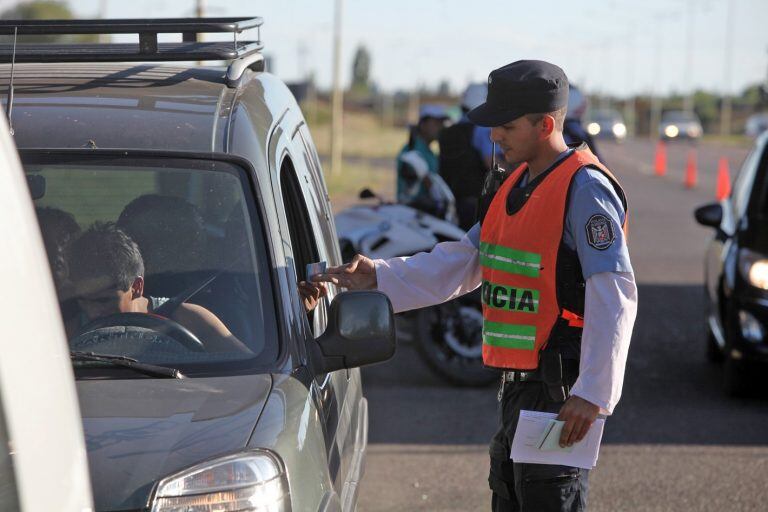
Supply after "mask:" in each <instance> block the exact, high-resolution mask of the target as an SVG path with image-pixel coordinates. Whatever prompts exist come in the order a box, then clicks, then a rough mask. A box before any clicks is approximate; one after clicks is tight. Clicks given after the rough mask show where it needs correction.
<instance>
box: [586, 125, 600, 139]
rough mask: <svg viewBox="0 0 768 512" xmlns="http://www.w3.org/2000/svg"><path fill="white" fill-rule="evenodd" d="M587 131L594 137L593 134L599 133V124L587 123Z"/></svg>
mask: <svg viewBox="0 0 768 512" xmlns="http://www.w3.org/2000/svg"><path fill="white" fill-rule="evenodd" d="M587 133H588V134H590V135H592V136H593V137H594V136H595V135H597V134H598V133H600V125H599V124H597V123H589V124H588V125H587Z"/></svg>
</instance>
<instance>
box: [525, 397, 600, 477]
mask: <svg viewBox="0 0 768 512" xmlns="http://www.w3.org/2000/svg"><path fill="white" fill-rule="evenodd" d="M556 418H557V414H554V413H549V412H538V411H520V419H519V421H518V422H517V429H516V430H515V437H514V439H513V440H512V451H511V454H510V458H511V459H512V460H514V461H515V462H524V463H527V464H560V465H563V466H573V467H577V468H584V469H592V468H593V467H595V465H596V464H597V455H598V451H599V450H600V440H601V439H602V438H603V428H604V427H605V419H604V418H598V419H597V420H595V422H594V423H593V424H592V426H591V427H590V428H589V431H588V432H587V435H586V437H585V438H584V439H582V440H581V441H579V442H578V443H575V444H574V445H573V446H570V447H565V448H561V447H560V434H561V432H562V430H563V425H564V424H565V422H562V421H558V420H557V419H556Z"/></svg>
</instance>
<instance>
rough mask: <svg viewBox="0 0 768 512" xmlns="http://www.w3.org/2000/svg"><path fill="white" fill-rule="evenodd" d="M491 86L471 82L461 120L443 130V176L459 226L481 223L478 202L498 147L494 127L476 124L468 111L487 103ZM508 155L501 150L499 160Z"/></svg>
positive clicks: (463, 227)
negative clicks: (451, 196)
mask: <svg viewBox="0 0 768 512" xmlns="http://www.w3.org/2000/svg"><path fill="white" fill-rule="evenodd" d="M487 95H488V85H487V84H486V83H485V82H483V83H474V84H469V85H468V86H467V88H466V89H465V90H464V93H463V94H462V96H461V119H459V122H458V123H455V124H453V125H451V126H448V127H446V128H444V129H443V130H442V131H441V132H440V136H439V137H438V142H439V143H440V176H442V177H443V179H444V180H445V182H446V184H447V185H448V187H450V189H451V192H453V196H454V197H455V198H456V212H457V214H458V217H459V227H460V228H461V229H463V230H468V229H469V228H471V227H472V225H474V224H475V222H477V215H476V213H477V211H476V210H477V204H478V200H479V198H480V193H481V191H482V188H483V182H484V180H485V176H486V175H487V174H488V171H489V170H490V169H491V165H492V162H493V153H494V151H495V150H496V149H497V148H495V147H494V145H493V143H492V142H491V137H490V135H491V129H490V128H488V127H486V126H476V125H475V124H474V123H472V122H471V121H470V120H469V118H468V117H467V114H468V113H469V111H470V110H472V109H474V108H475V107H478V106H479V105H481V104H483V103H484V102H485V99H486V97H487ZM503 158H504V155H502V154H499V153H498V152H497V159H498V160H499V161H501V160H503Z"/></svg>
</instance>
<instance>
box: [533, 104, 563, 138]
mask: <svg viewBox="0 0 768 512" xmlns="http://www.w3.org/2000/svg"><path fill="white" fill-rule="evenodd" d="M565 113H566V108H565V107H563V108H561V109H558V110H555V111H554V112H542V113H540V114H525V117H526V119H528V121H529V122H530V123H531V124H536V123H538V122H539V121H541V120H542V119H544V116H552V117H554V118H555V129H556V130H557V131H559V132H561V131H563V124H564V123H565Z"/></svg>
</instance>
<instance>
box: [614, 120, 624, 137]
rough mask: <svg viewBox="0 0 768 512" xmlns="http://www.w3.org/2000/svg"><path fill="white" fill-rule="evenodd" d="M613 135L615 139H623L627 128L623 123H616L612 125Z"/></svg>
mask: <svg viewBox="0 0 768 512" xmlns="http://www.w3.org/2000/svg"><path fill="white" fill-rule="evenodd" d="M613 134H614V135H615V136H616V138H619V139H623V138H624V137H625V136H626V135H627V127H626V126H625V125H624V123H616V124H614V125H613Z"/></svg>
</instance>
